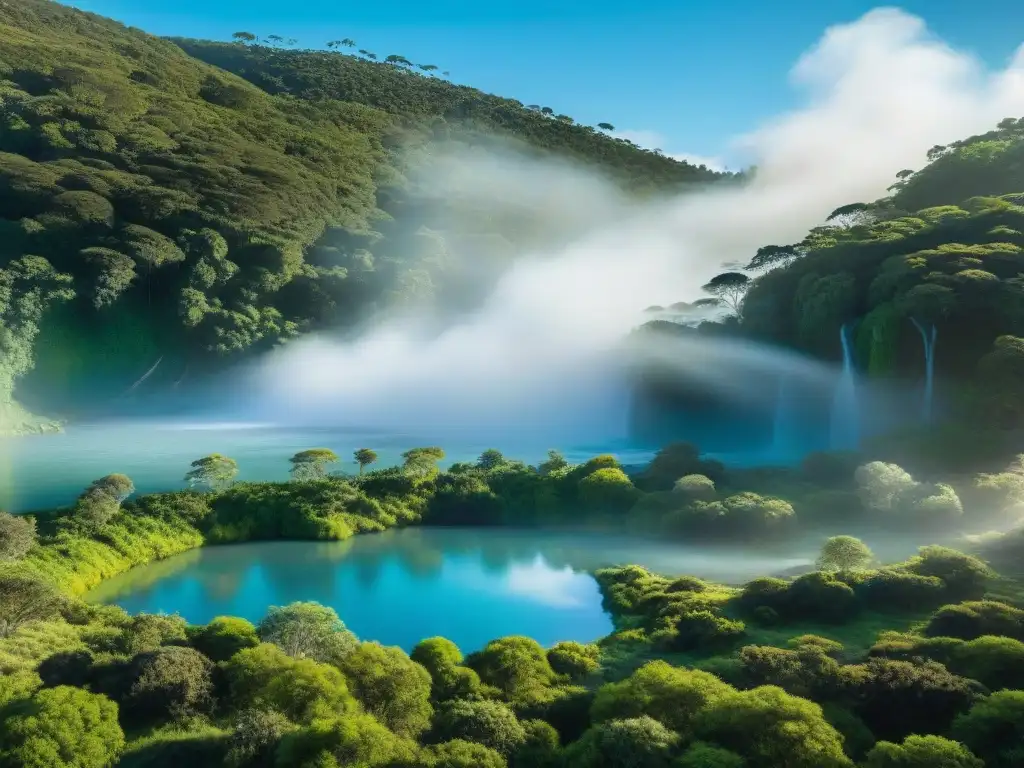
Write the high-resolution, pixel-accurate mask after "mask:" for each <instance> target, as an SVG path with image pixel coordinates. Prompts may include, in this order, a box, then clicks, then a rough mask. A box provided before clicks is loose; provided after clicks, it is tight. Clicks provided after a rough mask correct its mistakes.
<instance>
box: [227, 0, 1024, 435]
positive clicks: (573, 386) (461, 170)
mask: <svg viewBox="0 0 1024 768" xmlns="http://www.w3.org/2000/svg"><path fill="white" fill-rule="evenodd" d="M792 78H793V83H794V85H795V86H797V87H799V88H800V89H802V90H803V91H804V92H805V94H806V99H805V104H804V106H803V107H802V108H800V109H798V110H796V111H794V112H791V113H788V114H784V115H781V116H780V117H778V118H777V119H775V120H773V121H772V122H771V123H770V124H768V125H766V126H763V127H761V128H760V129H758V130H756V131H754V132H753V133H751V134H749V135H746V136H743V137H741V138H739V139H737V143H738V145H739V146H740V147H742V149H743V151H744V154H746V155H748V156H750V157H751V158H753V161H754V162H755V163H756V165H757V167H758V172H757V174H756V178H755V179H754V180H753V181H752V182H751V183H749V184H748V185H746V186H745V187H743V188H730V189H718V190H715V189H709V190H707V191H704V192H700V193H697V194H691V195H688V196H685V197H682V198H680V199H677V200H670V201H659V202H657V203H653V204H649V205H646V206H644V207H642V208H638V207H636V206H630V205H629V204H627V203H625V202H624V201H623V200H622V198H621V197H620V196H619V195H617V194H616V193H615V192H614V191H612V189H611V187H610V185H608V184H607V183H605V182H602V181H600V180H599V179H596V178H593V177H591V176H589V175H584V174H583V173H582V172H580V171H578V170H575V171H572V170H566V168H564V167H562V166H551V165H543V164H540V163H538V162H536V161H527V160H524V159H521V158H520V159H518V160H517V159H509V158H507V157H506V158H504V159H495V158H491V159H489V160H487V161H485V162H483V164H481V161H480V160H479V159H474V160H470V161H467V162H465V163H462V164H459V163H456V164H454V165H452V166H451V167H450V168H449V169H448V172H447V174H446V175H445V176H444V177H443V178H441V179H439V180H438V182H437V183H438V186H439V188H440V189H444V188H445V185H449V186H451V185H458V186H460V187H461V188H463V189H466V188H469V189H472V190H473V192H474V194H476V195H479V196H480V199H481V201H482V202H488V203H492V204H493V206H494V209H495V210H496V211H501V210H503V209H504V208H507V206H508V205H510V204H515V205H520V206H521V205H523V204H524V202H525V203H529V201H531V200H532V201H534V204H535V208H537V209H538V210H543V216H544V217H546V220H564V221H567V222H571V223H572V228H573V229H574V232H573V240H572V242H570V243H568V244H565V243H559V244H558V246H557V247H556V248H549V249H538V251H537V253H536V254H533V255H531V256H530V257H529V258H521V259H520V260H518V261H517V262H516V263H515V264H514V265H513V266H512V267H510V268H509V270H508V271H507V272H506V273H505V274H504V275H503V277H502V279H501V280H500V282H499V284H498V285H497V287H496V288H495V289H494V291H493V293H492V294H491V296H490V298H489V299H488V300H487V301H486V304H485V306H484V307H483V308H482V309H480V310H479V311H478V312H476V313H475V314H473V315H472V316H470V317H465V318H463V320H462V321H460V322H459V323H458V324H455V325H452V326H451V327H449V328H448V329H447V330H445V331H444V332H443V333H441V334H440V335H437V334H434V335H431V336H429V337H428V336H426V335H425V334H423V333H417V329H416V327H415V324H414V323H411V322H410V321H409V320H408V319H405V320H403V321H401V322H398V321H395V322H393V323H390V324H387V325H385V326H383V327H380V328H378V329H376V330H373V331H370V332H368V333H366V334H365V335H364V336H363V337H362V338H360V339H359V340H357V341H355V342H351V343H344V344H342V343H337V342H334V341H329V340H326V339H324V338H320V339H309V340H305V341H302V342H299V343H295V344H293V345H290V346H289V347H288V348H287V349H285V350H283V351H282V352H281V353H279V354H276V355H274V356H272V357H271V358H269V359H268V360H267V361H266V362H265V364H264V365H263V367H262V368H261V370H260V371H259V373H258V380H259V381H260V383H261V386H262V388H263V395H262V396H261V397H260V398H259V401H260V405H259V406H258V407H257V408H255V410H256V411H258V413H249V414H247V415H248V416H249V417H252V418H259V419H269V420H274V421H279V422H291V423H302V424H311V423H313V424H317V423H318V424H335V425H339V426H341V425H363V426H365V425H372V426H374V427H380V428H397V429H401V430H405V431H407V432H408V431H418V432H422V431H424V430H432V434H436V433H438V431H440V430H442V429H444V428H463V429H471V430H475V431H476V430H479V431H481V432H482V431H484V430H493V429H499V430H510V429H513V428H521V429H522V430H524V431H526V432H533V433H538V432H539V433H543V434H544V436H545V438H547V439H549V440H550V441H551V442H552V444H554V441H555V440H556V439H558V437H559V436H560V435H561V436H565V435H569V434H571V435H572V436H573V439H576V440H577V441H579V440H589V439H599V438H602V437H604V438H606V437H610V436H615V435H616V434H618V433H621V432H622V429H623V421H624V418H623V413H624V409H623V401H622V398H623V393H622V390H621V387H620V385H619V383H618V381H617V371H616V369H615V366H614V365H613V364H612V363H610V362H609V361H610V360H613V359H614V358H615V348H616V345H617V344H618V343H619V342H620V341H621V339H622V337H623V336H624V334H626V333H627V332H628V331H629V330H630V329H631V328H632V327H635V326H636V325H638V324H639V323H640V322H642V321H643V315H642V310H643V309H644V308H645V307H647V306H648V305H651V304H663V305H664V304H670V303H672V302H675V301H680V300H692V299H693V298H696V297H697V296H698V295H699V294H700V286H701V285H702V284H703V283H705V282H706V281H707V280H708V278H710V277H711V276H713V275H714V274H716V273H717V272H718V271H721V265H722V264H723V263H724V262H728V261H742V262H746V261H747V260H748V259H749V258H750V257H751V256H752V255H753V253H754V252H755V250H756V249H757V248H758V247H759V246H761V245H765V244H768V243H780V242H792V241H794V240H799V239H800V238H801V237H802V236H803V235H804V234H805V233H806V231H807V230H808V229H809V228H810V227H813V226H816V225H819V224H821V223H822V222H823V220H824V218H825V217H826V216H827V215H828V213H829V212H830V211H832V210H833V209H835V208H836V207H838V206H840V205H843V204H846V203H850V202H855V201H867V200H872V199H876V198H878V197H880V196H881V195H883V194H885V190H886V187H887V186H888V185H889V184H891V183H892V181H893V179H894V176H895V173H896V172H897V171H899V170H901V169H903V168H919V167H921V165H922V164H923V163H924V161H925V157H924V156H925V152H926V151H927V150H928V149H929V148H930V147H932V146H934V145H936V144H947V143H949V142H951V141H954V140H956V139H959V138H963V137H965V136H968V135H971V134H976V133H980V132H983V131H986V130H989V129H991V128H992V127H994V125H995V123H996V122H998V121H999V120H1000V119H1002V118H1004V117H1009V116H1021V115H1024V47H1022V48H1021V50H1019V51H1018V53H1017V55H1016V56H1015V57H1014V59H1013V61H1012V62H1011V63H1010V64H1009V65H1008V67H1007V68H1006V69H1005V70H1003V71H999V72H991V71H986V70H985V68H984V67H983V66H982V65H981V64H980V63H979V62H978V61H976V60H975V59H973V58H971V57H970V56H968V55H966V54H964V53H960V52H957V51H955V50H953V49H951V48H949V47H948V46H946V45H945V44H943V43H942V42H941V41H938V40H936V39H934V38H933V37H932V36H931V35H930V34H929V33H928V31H927V29H926V27H925V25H924V24H923V22H922V21H921V20H920V19H918V18H915V17H913V16H910V15H908V14H906V13H904V12H902V11H899V10H895V9H880V10H875V11H872V12H870V13H868V14H866V15H865V16H864V17H862V18H861V19H859V20H858V21H856V22H853V23H850V24H844V25H839V26H835V27H832V28H830V29H828V30H826V31H825V33H824V35H823V36H822V38H821V40H820V42H819V43H818V44H817V45H816V46H815V47H814V48H813V49H812V50H810V51H808V52H807V53H806V54H805V55H804V56H803V57H802V58H801V59H800V60H799V61H798V62H797V63H796V66H795V67H794V69H793V72H792ZM581 179H583V180H585V183H582V182H581ZM510 201H512V203H510ZM538 201H539V203H538ZM699 358H700V359H699V363H698V362H697V361H695V362H694V364H699V365H708V364H709V358H708V356H706V355H701V356H699ZM684 363H685V361H684ZM541 442H543V439H542V440H541Z"/></svg>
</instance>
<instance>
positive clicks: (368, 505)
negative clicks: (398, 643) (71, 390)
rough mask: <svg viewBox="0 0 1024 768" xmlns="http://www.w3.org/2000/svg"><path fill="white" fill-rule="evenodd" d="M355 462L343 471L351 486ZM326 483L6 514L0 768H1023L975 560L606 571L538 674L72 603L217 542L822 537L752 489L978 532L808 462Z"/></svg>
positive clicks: (365, 460) (848, 557) (486, 661)
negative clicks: (406, 536) (590, 608)
mask: <svg viewBox="0 0 1024 768" xmlns="http://www.w3.org/2000/svg"><path fill="white" fill-rule="evenodd" d="M372 453H373V452H372V451H370V450H369V449H360V450H358V451H356V452H355V453H354V455H355V457H356V458H357V461H358V462H359V463H360V465H361V468H362V467H363V466H365V465H368V464H370V463H371V460H372V459H373V458H375V457H374V456H373V455H372ZM338 458H339V457H338V456H337V455H336V454H335V453H334V452H332V451H329V450H327V449H323V448H319V449H309V450H305V451H301V452H299V453H297V454H296V455H295V456H294V457H293V458H292V460H291V464H292V466H293V468H294V469H293V477H294V479H293V480H292V481H290V482H287V483H235V482H234V476H235V474H236V473H237V469H238V468H237V466H236V465H235V463H234V462H233V461H232V460H231V459H230V458H228V457H226V456H223V455H219V454H214V455H211V456H207V457H203V458H201V459H197V460H196V461H195V462H193V463H192V466H191V468H189V469H188V472H187V475H186V480H187V481H188V483H189V484H190V485H192V486H193V488H192V489H191V490H187V491H179V492H174V493H164V494H154V495H148V496H141V497H139V498H136V499H132V498H131V496H132V493H133V491H134V488H133V486H132V483H131V480H130V479H129V478H127V477H125V476H123V475H109V476H106V477H104V478H100V479H98V480H97V481H95V482H94V483H92V484H91V485H90V486H89V487H88V488H87V489H85V490H84V491H83V493H82V495H81V496H80V497H79V499H78V501H77V502H76V503H75V504H74V505H72V506H71V507H68V508H66V509H62V510H54V511H52V512H45V513H38V514H35V515H29V516H24V517H13V516H10V515H2V514H0V617H2V620H0V766H3V767H4V768H7V766H11V767H12V768H13V766H47V768H52V767H57V768H59V766H83V767H85V766H96V767H97V768H101V767H102V766H112V765H120V766H163V765H168V766H169V765H172V764H178V763H180V762H181V761H182V760H190V761H192V762H193V763H194V764H197V765H220V764H227V765H233V766H271V765H274V766H281V767H291V766H339V767H340V766H365V767H366V768H376V767H380V768H385V767H387V768H419V767H420V766H423V768H439V767H441V766H445V767H449V766H457V767H460V768H461V767H464V768H471V767H473V768H475V767H477V766H493V768H502V767H507V766H522V767H523V768H536V767H539V768H544V767H545V766H549V767H550V768H620V767H621V766H624V765H631V766H638V767H639V768H648V767H650V768H669V767H670V766H672V767H673V768H678V767H679V766H695V767H707V766H747V768H777V766H780V765H785V766H794V767H796V768H802V767H803V766H806V767H807V768H820V767H821V766H837V767H838V766H850V767H852V766H854V765H855V764H856V765H861V766H863V767H864V768H879V767H884V766H893V767H896V766H900V767H904V768H906V767H909V768H916V767H917V766H920V768H926V767H930V766H953V767H961V766H962V767H964V768H967V767H970V768H983V767H984V766H990V767H994V768H1012V766H1016V765H1019V761H1020V759H1021V757H1022V755H1024V731H1022V730H1021V727H1020V723H1021V722H1024V677H1022V676H1021V669H1022V668H1024V608H1021V607H1017V606H1015V605H1014V604H1013V601H1015V600H1017V598H1015V597H1013V596H1012V595H1010V596H1004V595H1002V594H1000V593H999V590H1000V589H1004V590H1005V588H1006V584H1008V583H1012V582H1006V581H1005V579H1004V580H1000V579H999V577H998V576H997V574H996V573H995V572H994V571H993V570H992V569H991V568H990V567H989V566H988V565H986V564H985V563H984V562H983V561H982V560H979V559H977V558H976V557H973V556H971V555H968V554H963V553H961V552H958V551H955V550H952V549H948V548H945V547H939V546H929V547H924V548H922V549H921V550H920V552H919V554H918V555H916V556H914V557H912V558H910V559H909V560H907V561H905V562H901V563H895V564H889V565H884V566H879V565H877V563H876V561H875V558H874V555H873V553H872V552H871V551H870V550H869V549H868V548H867V547H866V546H865V545H864V544H863V543H862V542H860V541H859V540H857V539H855V538H853V537H851V536H848V535H847V536H835V537H833V538H830V539H829V540H828V541H826V543H825V545H824V546H823V547H822V552H821V556H820V558H819V560H818V563H817V570H813V571H812V572H810V573H806V574H803V575H800V576H797V577H795V578H788V579H783V578H768V577H766V578H760V579H755V580H754V581H752V582H750V583H748V584H745V585H742V586H725V585H719V584H712V583H708V582H705V581H702V580H700V579H697V578H693V577H688V576H682V577H674V578H668V577H662V576H658V575H656V574H652V573H650V572H648V571H647V570H645V569H643V568H640V567H637V566H626V567H619V568H613V569H606V570H601V571H598V572H597V574H596V577H597V580H598V583H599V585H600V587H601V590H602V593H603V595H604V600H605V606H606V608H607V609H608V610H609V611H610V613H611V614H612V616H613V619H614V622H615V632H614V633H613V634H611V635H610V636H608V637H606V638H604V639H601V640H600V641H598V642H597V643H595V644H581V643H575V642H563V643H558V644H556V645H554V646H553V647H551V648H548V649H545V648H542V647H541V646H539V645H538V644H537V643H536V642H535V641H533V640H531V639H529V638H526V637H505V638H500V639H496V640H494V641H492V642H491V643H489V644H488V645H487V646H486V647H484V648H482V649H480V650H477V651H475V652H473V653H470V654H468V655H466V656H464V655H463V653H462V652H461V651H460V649H459V648H457V647H456V646H455V645H454V644H452V643H451V642H450V641H448V640H445V639H444V638H429V639H425V640H423V641H422V642H421V643H420V644H419V645H417V646H416V647H415V648H414V649H413V651H412V653H411V654H410V655H406V654H405V653H404V652H402V651H401V650H400V649H398V648H390V647H383V646H381V645H379V644H378V643H374V642H372V641H360V640H359V639H358V638H356V637H354V636H353V635H352V633H351V632H350V631H349V630H348V629H347V628H346V627H345V625H344V623H343V622H342V621H341V620H340V619H339V618H338V616H337V614H335V613H334V611H333V610H331V609H330V608H327V607H324V606H322V605H319V604H316V603H295V604H292V605H289V606H283V607H278V608H272V609H271V610H270V611H269V612H268V614H267V615H266V617H265V618H264V619H263V620H262V621H260V622H259V623H258V624H256V625H253V624H251V623H249V622H248V621H245V620H243V619H239V618H233V617H221V618H218V619H215V620H214V621H212V622H210V623H209V624H207V625H202V626H191V625H188V624H187V623H186V622H185V621H184V620H182V619H181V618H179V617H177V616H164V615H159V616H157V615H145V614H142V615H137V616H130V615H128V614H126V613H125V612H124V611H122V610H121V609H119V608H115V607H110V606H101V605H95V604H89V603H85V602H82V601H81V599H80V598H79V595H80V594H82V593H83V592H84V591H85V590H87V589H88V588H90V587H92V586H94V585H96V584H97V583H98V582H99V581H100V580H102V579H103V578H106V577H108V576H110V575H113V574H114V573H117V572H119V571H122V570H125V569H127V568H129V567H131V566H132V565H135V564H139V563H142V562H146V561H148V560H151V559H155V558H160V557H165V556H167V555H170V554H174V553H177V552H181V551H184V550H186V549H188V548H192V547H197V546H201V545H204V544H216V543H221V542H231V541H245V540H257V539H278V538H305V539H341V538H345V537H348V536H351V535H353V533H360V532H372V531H379V530H383V529H385V528H388V527H391V526H396V525H407V524H413V523H421V524H435V525H445V524H463V523H472V524H542V523H543V524H571V523H573V522H576V523H579V522H581V521H582V522H590V523H593V522H600V523H602V524H604V525H608V524H610V523H611V522H612V521H614V520H618V521H619V522H625V523H627V524H629V525H630V526H631V527H633V528H634V529H635V528H636V527H637V525H638V524H656V523H657V520H658V518H657V516H654V517H651V515H652V510H659V509H661V510H664V509H665V508H670V511H668V512H663V517H664V518H667V519H663V520H662V524H666V523H667V524H670V529H671V530H679V528H678V526H679V525H680V518H681V517H686V516H693V517H694V518H695V519H696V520H697V521H699V522H698V523H694V524H692V525H686V526H683V529H684V530H685V531H686V534H685V535H686V536H688V537H693V536H697V537H705V536H715V537H722V536H731V537H733V538H740V539H742V538H747V537H752V538H757V539H759V540H760V539H763V537H764V536H765V535H766V533H768V532H770V531H772V530H777V526H799V525H810V524H811V521H810V520H809V519H808V520H801V517H800V516H801V515H805V516H807V515H808V513H805V512H804V508H803V507H801V505H800V504H798V503H797V504H791V503H790V502H788V501H785V500H784V499H783V498H781V497H766V496H761V495H759V494H758V493H757V492H755V491H754V490H744V486H745V485H746V486H747V487H748V488H750V487H757V486H756V483H757V482H760V483H761V486H762V487H761V490H764V488H763V486H764V485H765V484H767V483H770V482H775V483H776V484H778V483H779V482H781V481H782V480H785V481H786V482H788V483H789V487H790V488H795V487H798V486H799V485H800V484H801V483H803V484H806V485H808V486H809V487H813V486H815V484H816V483H817V484H818V490H816V491H811V492H810V494H809V495H810V496H813V495H814V494H815V493H817V494H828V493H832V494H840V495H842V494H846V495H847V496H848V497H849V498H847V499H846V502H845V503H846V504H852V503H853V502H857V503H859V504H860V505H861V508H862V514H864V515H866V516H868V519H869V520H870V521H871V523H872V524H873V525H890V526H892V527H893V529H894V530H900V529H902V530H906V529H907V527H911V528H914V529H915V530H918V531H920V532H922V535H926V534H924V533H923V531H927V530H928V526H929V522H930V520H932V518H934V521H945V523H947V524H948V521H949V520H950V516H951V515H952V516H954V517H957V516H963V515H965V514H970V513H971V512H970V510H971V509H972V508H973V507H972V505H970V504H967V505H964V504H962V503H961V502H960V501H959V499H957V501H956V503H953V502H952V501H951V500H950V497H951V496H952V497H954V498H956V491H954V490H953V488H952V487H951V486H944V487H939V486H932V485H924V484H921V483H918V482H916V481H914V480H913V478H911V477H910V476H909V475H907V473H905V472H903V471H902V470H901V469H900V468H899V467H895V466H893V465H885V464H882V463H881V462H869V463H867V464H862V465H859V466H858V465H857V464H856V462H853V461H852V458H851V457H848V456H818V457H812V459H811V460H809V461H808V462H807V463H806V465H805V466H804V468H803V469H802V470H801V473H802V479H801V480H800V482H798V483H796V484H794V479H793V478H791V477H790V478H781V479H780V478H778V477H776V478H770V477H769V478H766V477H765V476H764V474H765V473H764V472H763V471H762V472H760V473H756V476H755V474H751V473H749V472H748V473H745V474H744V473H737V472H735V471H733V472H727V471H726V470H725V469H724V468H722V467H721V466H720V465H717V464H715V463H714V462H709V461H707V460H704V459H701V458H700V456H699V453H698V451H696V450H695V449H693V448H692V447H689V446H678V445H677V446H670V447H668V448H666V449H664V450H662V451H661V452H660V453H659V454H658V456H657V457H656V458H655V460H654V461H653V462H652V463H651V464H650V465H649V466H648V467H646V468H645V469H644V470H642V471H640V472H637V473H635V474H634V476H633V478H632V479H631V478H630V476H629V475H627V474H626V473H625V472H624V471H623V470H622V468H621V467H619V466H618V465H617V463H616V462H615V460H614V459H613V458H612V457H596V458H595V459H592V460H591V461H589V462H586V463H585V464H583V465H579V466H572V465H570V464H568V463H567V462H566V461H565V460H564V459H563V458H562V457H561V456H559V455H558V454H557V453H554V452H552V453H551V455H550V456H549V458H548V461H546V462H545V463H543V464H542V465H540V466H539V467H527V466H525V465H522V464H520V463H518V462H513V461H509V460H507V459H505V458H504V457H503V456H502V455H501V454H500V453H499V452H497V451H493V450H492V451H487V452H485V453H484V454H483V455H481V456H480V458H479V460H478V461H477V462H475V463H473V464H462V465H455V466H453V467H450V468H449V469H448V470H447V471H443V472H442V471H441V470H440V469H439V467H438V463H439V462H440V461H441V460H443V458H444V452H443V451H442V450H441V449H440V448H436V447H424V448H414V449H411V450H409V451H407V452H406V453H405V455H404V459H405V463H404V465H403V466H402V467H398V468H391V469H383V470H375V471H363V472H361V473H360V474H359V475H355V476H345V475H342V474H340V473H334V472H331V471H330V470H329V467H330V466H331V465H332V464H334V463H336V462H337V461H338ZM712 477H714V478H715V479H714V480H712V479H711V478H712ZM843 478H847V483H848V485H847V486H845V488H846V489H845V490H844V489H841V488H839V486H841V485H842V483H840V482H839V481H840V480H842V479H843ZM1022 478H1024V474H1021V472H1020V464H1019V463H1017V464H1014V465H1013V466H1011V467H1010V468H1009V469H1008V470H1007V471H1006V472H1004V473H1001V474H998V475H984V476H979V477H976V478H974V479H973V485H972V486H971V487H972V488H973V489H974V491H975V492H976V493H977V494H980V496H979V497H978V498H985V499H987V500H988V506H987V507H984V508H986V509H991V508H993V507H996V506H999V505H1000V504H1009V503H1011V502H1012V500H1013V499H1018V500H1019V497H1017V496H1015V494H1018V493H1020V491H1021V490H1022V486H1024V479H1022ZM829 486H831V490H827V488H828V487H829ZM727 487H728V488H729V491H728V492H725V491H720V490H718V489H719V488H727ZM777 487H781V486H778V485H777ZM986 494H988V495H987V496H986ZM823 502H824V499H823ZM832 503H833V504H834V505H838V503H837V502H836V501H835V497H833V502H832ZM666 504H668V505H669V507H664V506H663V505H666ZM979 504H980V503H979ZM716 505H717V506H716ZM977 508H978V509H981V508H982V505H979V506H978V507H977ZM797 509H800V510H801V511H799V512H798V511H795V510H797ZM806 509H811V507H807V508H806ZM965 509H966V510H967V511H965ZM820 510H821V514H823V515H824V517H823V518H822V519H821V520H820V521H819V522H821V523H822V524H825V521H826V520H827V519H828V518H827V511H828V510H829V504H827V503H821V504H820ZM719 518H724V520H720V522H719V523H713V522H711V521H714V520H716V519H719ZM887 519H888V522H886V520H887ZM988 519H989V518H986V517H985V516H983V515H982V516H979V517H978V518H976V519H975V520H974V521H972V524H977V525H983V524H984V523H985V522H986V521H987V520H988ZM652 520H653V521H654V523H652V522H651V521H652ZM644 521H646V522H644ZM788 530H789V531H790V532H791V533H792V532H793V531H794V529H793V528H792V527H790V528H788ZM1011 591H1012V590H1011ZM997 598H1000V599H997ZM1008 601H1009V602H1008Z"/></svg>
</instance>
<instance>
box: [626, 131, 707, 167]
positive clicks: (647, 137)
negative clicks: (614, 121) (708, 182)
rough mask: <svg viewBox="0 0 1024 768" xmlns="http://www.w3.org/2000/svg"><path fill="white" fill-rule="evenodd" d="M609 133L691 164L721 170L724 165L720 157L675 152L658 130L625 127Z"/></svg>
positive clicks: (670, 142) (668, 140) (670, 143)
mask: <svg viewBox="0 0 1024 768" xmlns="http://www.w3.org/2000/svg"><path fill="white" fill-rule="evenodd" d="M611 135H612V136H615V137H617V138H620V139H628V140H629V141H632V142H633V143H634V144H636V145H637V146H640V147H643V148H644V149H660V150H661V152H662V154H664V155H667V156H668V157H674V158H675V159H676V160H683V161H685V162H687V163H690V164H691V165H704V166H707V167H708V168H710V169H711V170H713V171H723V170H725V167H726V166H725V161H724V160H722V158H720V157H712V156H710V155H696V154H693V153H692V152H677V151H675V150H672V149H669V147H671V145H672V141H671V139H669V138H668V137H666V136H665V135H664V134H662V133H659V132H658V131H648V130H643V129H640V130H632V129H626V130H622V131H611Z"/></svg>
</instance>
